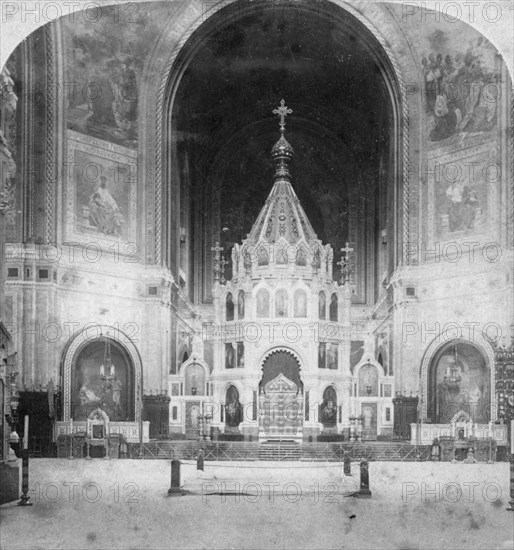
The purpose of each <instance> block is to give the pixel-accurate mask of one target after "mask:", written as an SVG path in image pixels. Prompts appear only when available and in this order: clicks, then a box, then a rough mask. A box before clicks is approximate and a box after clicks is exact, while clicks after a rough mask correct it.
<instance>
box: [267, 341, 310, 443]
mask: <svg viewBox="0 0 514 550" xmlns="http://www.w3.org/2000/svg"><path fill="white" fill-rule="evenodd" d="M259 410H260V414H259V440H261V441H280V440H282V441H301V439H302V429H303V383H302V381H301V379H300V364H299V362H298V360H297V359H296V357H294V356H293V355H292V354H291V353H289V352H287V351H284V350H277V351H275V352H273V353H272V354H271V355H269V356H268V357H267V358H266V360H265V361H264V364H263V367H262V379H261V381H260V383H259Z"/></svg>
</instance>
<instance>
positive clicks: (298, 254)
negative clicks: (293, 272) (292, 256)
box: [296, 248, 307, 266]
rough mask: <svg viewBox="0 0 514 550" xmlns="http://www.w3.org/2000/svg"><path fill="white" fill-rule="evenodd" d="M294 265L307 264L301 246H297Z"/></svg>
mask: <svg viewBox="0 0 514 550" xmlns="http://www.w3.org/2000/svg"><path fill="white" fill-rule="evenodd" d="M296 265H300V266H304V265H307V255H306V254H305V250H304V249H303V248H299V249H298V250H297V251H296Z"/></svg>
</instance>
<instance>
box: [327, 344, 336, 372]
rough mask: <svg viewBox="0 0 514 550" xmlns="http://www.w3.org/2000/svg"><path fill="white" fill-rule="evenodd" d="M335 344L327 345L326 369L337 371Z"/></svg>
mask: <svg viewBox="0 0 514 550" xmlns="http://www.w3.org/2000/svg"><path fill="white" fill-rule="evenodd" d="M337 347H338V346H337V344H335V343H331V344H327V367H328V368H329V369H337Z"/></svg>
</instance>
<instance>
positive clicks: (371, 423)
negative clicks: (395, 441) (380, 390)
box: [361, 403, 377, 433]
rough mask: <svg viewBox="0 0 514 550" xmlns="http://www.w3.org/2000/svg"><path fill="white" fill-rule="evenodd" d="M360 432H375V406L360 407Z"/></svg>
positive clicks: (368, 404) (366, 404)
mask: <svg viewBox="0 0 514 550" xmlns="http://www.w3.org/2000/svg"><path fill="white" fill-rule="evenodd" d="M361 414H362V430H363V431H364V432H368V433H376V431H377V404H376V403H363V404H362V405H361Z"/></svg>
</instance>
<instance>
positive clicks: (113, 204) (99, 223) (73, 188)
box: [65, 131, 137, 254]
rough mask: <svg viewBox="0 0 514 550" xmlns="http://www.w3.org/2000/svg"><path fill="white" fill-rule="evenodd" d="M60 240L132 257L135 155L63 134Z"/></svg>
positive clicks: (93, 140)
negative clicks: (62, 231) (64, 168)
mask: <svg viewBox="0 0 514 550" xmlns="http://www.w3.org/2000/svg"><path fill="white" fill-rule="evenodd" d="M68 137H69V141H68V161H69V163H70V164H69V166H70V169H69V171H68V174H67V176H68V179H67V182H66V213H65V216H66V218H65V219H66V228H65V231H66V238H67V239H70V240H77V241H78V242H85V243H88V242H94V243H95V244H99V245H100V246H103V247H104V248H109V247H110V246H111V247H112V243H114V242H121V243H126V245H125V246H124V247H120V252H122V253H127V254H135V253H136V244H135V243H136V235H137V220H136V215H137V214H136V212H137V210H136V209H137V200H136V199H137V181H136V171H137V170H136V158H135V155H136V153H135V152H133V151H131V150H129V149H126V148H122V147H119V146H115V145H112V144H109V143H107V142H104V141H102V140H97V139H94V138H88V137H87V136H81V135H80V134H77V133H76V132H72V131H68Z"/></svg>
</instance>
